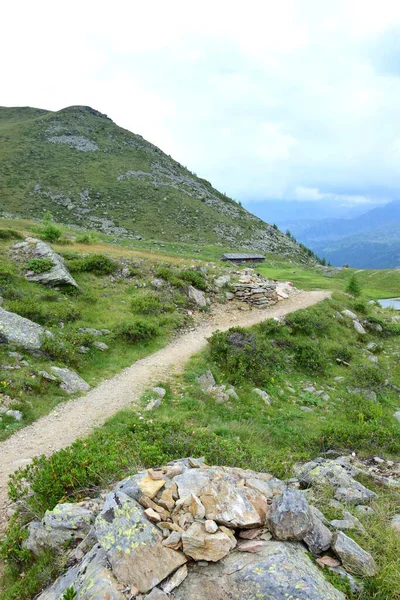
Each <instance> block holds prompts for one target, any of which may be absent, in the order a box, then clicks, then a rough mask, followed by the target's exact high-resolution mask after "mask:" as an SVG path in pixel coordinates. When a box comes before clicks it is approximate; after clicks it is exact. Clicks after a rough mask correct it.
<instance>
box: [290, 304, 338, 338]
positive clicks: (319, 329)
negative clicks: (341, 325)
mask: <svg viewBox="0 0 400 600" xmlns="http://www.w3.org/2000/svg"><path fill="white" fill-rule="evenodd" d="M285 320H286V324H287V325H288V327H290V328H291V329H292V330H293V333H301V334H303V335H307V336H311V335H315V336H317V335H321V334H326V333H328V331H329V329H330V327H331V319H330V315H329V313H328V312H327V311H326V310H324V309H323V308H321V307H320V306H317V307H315V308H308V309H304V310H298V311H296V312H294V313H291V314H290V315H288V316H287V317H286V319H285Z"/></svg>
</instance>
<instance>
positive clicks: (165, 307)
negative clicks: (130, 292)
mask: <svg viewBox="0 0 400 600" xmlns="http://www.w3.org/2000/svg"><path fill="white" fill-rule="evenodd" d="M131 308H132V312H133V313H135V314H138V315H160V314H161V313H163V312H173V310H174V307H173V305H172V304H167V303H165V302H161V300H160V299H159V298H157V297H156V296H150V295H147V296H138V297H136V298H133V300H132V302H131Z"/></svg>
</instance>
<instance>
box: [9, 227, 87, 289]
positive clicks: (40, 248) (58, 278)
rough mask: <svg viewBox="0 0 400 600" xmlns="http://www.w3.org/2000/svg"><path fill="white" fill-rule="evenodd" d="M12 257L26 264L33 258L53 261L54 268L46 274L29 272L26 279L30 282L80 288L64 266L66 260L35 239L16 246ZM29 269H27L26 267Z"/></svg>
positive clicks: (13, 248) (29, 239)
mask: <svg viewBox="0 0 400 600" xmlns="http://www.w3.org/2000/svg"><path fill="white" fill-rule="evenodd" d="M10 256H11V258H13V259H14V260H16V261H18V262H20V263H25V266H26V263H27V262H28V261H29V260H31V259H33V258H45V259H48V260H51V262H52V263H53V268H52V269H51V270H50V271H46V272H44V273H34V272H33V271H28V272H27V273H26V278H27V279H28V281H33V282H35V283H42V284H44V285H48V286H51V287H54V286H57V285H72V286H74V287H76V288H77V287H79V286H78V284H77V283H76V281H75V279H74V278H73V277H72V275H71V273H70V272H69V271H68V269H67V268H66V266H65V265H64V259H63V258H62V257H61V256H60V255H59V254H57V253H56V252H54V250H53V249H52V248H50V246H49V245H48V244H46V243H45V242H42V241H41V240H37V239H35V238H30V237H29V238H26V240H25V241H24V242H19V243H18V244H14V246H13V247H12V248H11V250H10ZM26 268H27V267H26Z"/></svg>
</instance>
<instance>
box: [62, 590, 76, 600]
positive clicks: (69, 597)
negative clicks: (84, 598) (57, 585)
mask: <svg viewBox="0 0 400 600" xmlns="http://www.w3.org/2000/svg"><path fill="white" fill-rule="evenodd" d="M77 595H78V594H77V592H76V591H75V590H74V588H73V587H69V588H67V589H66V590H65V592H64V595H63V597H62V598H61V600H75V598H76V597H77Z"/></svg>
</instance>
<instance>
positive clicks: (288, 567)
mask: <svg viewBox="0 0 400 600" xmlns="http://www.w3.org/2000/svg"><path fill="white" fill-rule="evenodd" d="M352 473H353V471H352V468H351V466H350V465H349V464H348V463H346V461H345V460H343V461H341V460H336V461H333V460H325V459H317V460H316V461H314V462H312V463H308V464H307V465H303V466H302V467H300V468H299V471H298V475H297V478H293V479H290V480H288V481H282V480H279V479H277V478H275V477H273V476H272V475H271V474H268V473H258V472H254V471H251V470H244V469H240V468H231V467H219V466H213V467H210V466H207V465H205V464H204V461H203V460H202V459H194V458H187V459H182V460H179V461H175V462H172V463H169V464H168V465H167V466H165V467H161V468H157V469H147V470H146V471H142V472H139V473H137V474H136V475H133V476H131V477H128V478H127V479H125V480H123V481H121V482H120V483H118V484H117V485H116V486H115V487H114V488H113V489H112V490H111V491H109V492H107V493H104V494H102V495H100V497H98V498H95V499H87V500H84V501H82V502H79V503H75V504H59V505H57V506H56V507H55V508H54V510H52V511H48V512H47V513H46V514H45V516H44V518H43V519H42V521H36V522H32V523H31V524H30V525H29V536H28V538H27V540H26V542H25V544H26V547H27V548H28V549H29V550H31V551H32V552H33V553H34V554H39V553H40V552H41V551H42V550H43V549H44V548H47V549H48V548H51V549H53V550H54V551H55V552H58V553H65V552H68V556H67V565H68V566H69V568H68V569H67V570H66V572H65V573H64V574H63V575H61V576H60V577H59V578H58V579H57V580H56V581H55V583H54V584H53V585H52V586H51V587H49V588H48V589H46V590H45V591H44V592H42V594H41V595H40V596H39V598H40V600H59V599H60V598H62V597H63V595H64V594H65V593H66V591H67V590H68V593H71V591H72V590H74V591H75V592H76V598H77V599H78V600H89V599H93V598H108V599H109V600H126V599H132V598H135V599H137V600H167V599H169V598H170V599H175V600H189V598H190V599H196V600H206V599H207V600H209V599H210V598H213V600H227V599H230V600H241V599H242V598H290V597H293V598H297V599H298V600H306V599H308V600H317V599H318V600H320V599H321V598H324V599H325V600H344V599H345V596H344V595H343V593H342V592H340V591H339V590H337V589H336V588H335V587H333V586H332V585H331V584H330V583H329V582H328V581H327V580H326V579H325V577H324V575H323V570H322V568H326V569H339V571H338V572H341V573H342V574H343V575H344V576H348V577H351V578H353V576H352V575H350V574H349V573H353V574H355V575H362V576H373V575H375V573H376V565H375V562H374V560H373V558H372V556H371V555H370V554H369V553H368V552H366V551H365V550H363V549H362V548H361V547H360V546H358V544H356V542H355V541H354V540H353V539H351V538H350V537H348V536H347V535H346V534H345V533H344V532H343V531H342V530H340V529H338V528H335V526H334V524H332V523H329V522H328V521H327V519H325V517H324V515H323V514H322V513H321V512H320V511H319V510H318V509H317V508H316V507H314V506H312V505H310V504H309V502H308V500H307V496H308V495H309V492H310V491H311V492H312V489H308V490H302V489H301V486H302V485H307V486H309V488H310V487H311V488H312V487H313V485H314V484H316V485H317V484H318V485H319V484H321V483H326V482H329V484H330V485H334V486H337V491H336V496H337V497H340V498H341V499H342V498H343V497H345V498H346V499H348V500H349V502H350V503H353V504H354V505H356V504H361V503H363V502H364V503H365V502H368V501H369V500H370V499H371V498H373V497H374V493H373V492H371V491H370V490H368V489H367V488H365V487H364V486H362V485H361V484H360V483H358V482H357V481H355V480H354V479H353V476H352ZM339 525H340V523H339ZM67 547H68V550H66V548H67ZM308 552H311V553H312V554H314V555H315V557H317V564H315V563H314V562H313V561H312V560H311V559H310V557H309V555H308ZM318 565H319V566H318ZM319 567H321V568H319ZM353 579H354V578H353ZM70 588H72V590H70Z"/></svg>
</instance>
